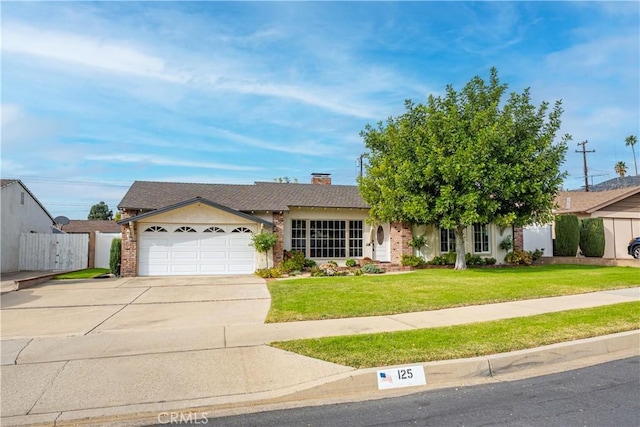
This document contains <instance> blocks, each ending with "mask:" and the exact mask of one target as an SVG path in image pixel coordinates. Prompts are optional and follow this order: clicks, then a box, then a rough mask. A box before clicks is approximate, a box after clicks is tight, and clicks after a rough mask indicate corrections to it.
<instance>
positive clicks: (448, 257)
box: [444, 251, 456, 265]
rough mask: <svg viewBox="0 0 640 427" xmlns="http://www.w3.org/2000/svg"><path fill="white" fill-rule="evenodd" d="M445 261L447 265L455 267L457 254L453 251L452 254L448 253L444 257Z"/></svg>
mask: <svg viewBox="0 0 640 427" xmlns="http://www.w3.org/2000/svg"><path fill="white" fill-rule="evenodd" d="M444 257H445V260H446V261H447V265H455V263H456V253H455V252H453V251H451V252H447V254H446V255H445V256H444Z"/></svg>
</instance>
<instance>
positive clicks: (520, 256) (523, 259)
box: [504, 249, 533, 265]
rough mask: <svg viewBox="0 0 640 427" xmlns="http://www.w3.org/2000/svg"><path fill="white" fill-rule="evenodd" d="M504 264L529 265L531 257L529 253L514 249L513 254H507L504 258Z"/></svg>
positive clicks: (531, 260)
mask: <svg viewBox="0 0 640 427" xmlns="http://www.w3.org/2000/svg"><path fill="white" fill-rule="evenodd" d="M504 262H506V263H507V264H514V265H531V263H532V262H533V257H532V256H531V253H530V252H527V251H523V250H522V249H514V250H513V252H509V253H508V254H507V256H505V257H504Z"/></svg>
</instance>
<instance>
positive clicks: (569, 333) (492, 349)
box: [271, 302, 640, 368]
mask: <svg viewBox="0 0 640 427" xmlns="http://www.w3.org/2000/svg"><path fill="white" fill-rule="evenodd" d="M639 328H640V302H630V303H621V304H613V305H608V306H602V307H597V308H589V309H580V310H569V311H561V312H556V313H548V314H541V315H537V316H530V317H519V318H514V319H507V320H496V321H491V322H481V323H472V324H467V325H461V326H449V327H440V328H432V329H418V330H412V331H403V332H389V333H380V334H368V335H351V336H344V337H330V338H320V339H307V340H295V341H283V342H275V343H272V344H271V345H272V346H274V347H276V348H280V349H283V350H288V351H292V352H295V353H299V354H302V355H305V356H309V357H313V358H316V359H322V360H326V361H329V362H333V363H338V364H340V365H346V366H352V367H354V368H367V367H374V366H389V365H399V364H405V363H420V362H429V361H434V360H448V359H459V358H468V357H475V356H483V355H488V354H496V353H503V352H509V351H515V350H522V349H526V348H534V347H539V346H543V345H548V344H554V343H558V342H565V341H571V340H576V339H582V338H590V337H595V336H601V335H607V334H612V333H617V332H623V331H629V330H635V329H639Z"/></svg>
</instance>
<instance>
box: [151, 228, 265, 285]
mask: <svg viewBox="0 0 640 427" xmlns="http://www.w3.org/2000/svg"><path fill="white" fill-rule="evenodd" d="M165 228H166V227H165ZM195 228H196V229H198V230H204V229H206V228H207V227H195ZM235 228H237V227H236V226H233V227H232V226H226V230H233V229H235ZM251 236H252V235H251V233H229V232H226V233H211V232H207V233H204V232H202V231H199V232H194V233H191V232H190V233H174V232H171V231H170V232H168V233H162V234H160V233H158V234H156V233H143V234H142V235H141V238H140V242H139V267H138V273H139V274H140V275H154V276H155V275H158V276H161V275H198V274H250V273H252V272H253V271H254V268H255V265H254V264H255V259H256V255H255V249H254V248H253V247H251V246H250V242H251Z"/></svg>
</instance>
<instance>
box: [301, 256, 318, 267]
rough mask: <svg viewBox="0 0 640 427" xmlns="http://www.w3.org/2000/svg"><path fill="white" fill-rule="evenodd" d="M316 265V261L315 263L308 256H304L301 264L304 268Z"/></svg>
mask: <svg viewBox="0 0 640 427" xmlns="http://www.w3.org/2000/svg"><path fill="white" fill-rule="evenodd" d="M316 265H318V263H316V262H315V261H314V260H312V259H309V258H305V259H304V264H303V267H304V268H313V267H315V266H316Z"/></svg>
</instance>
